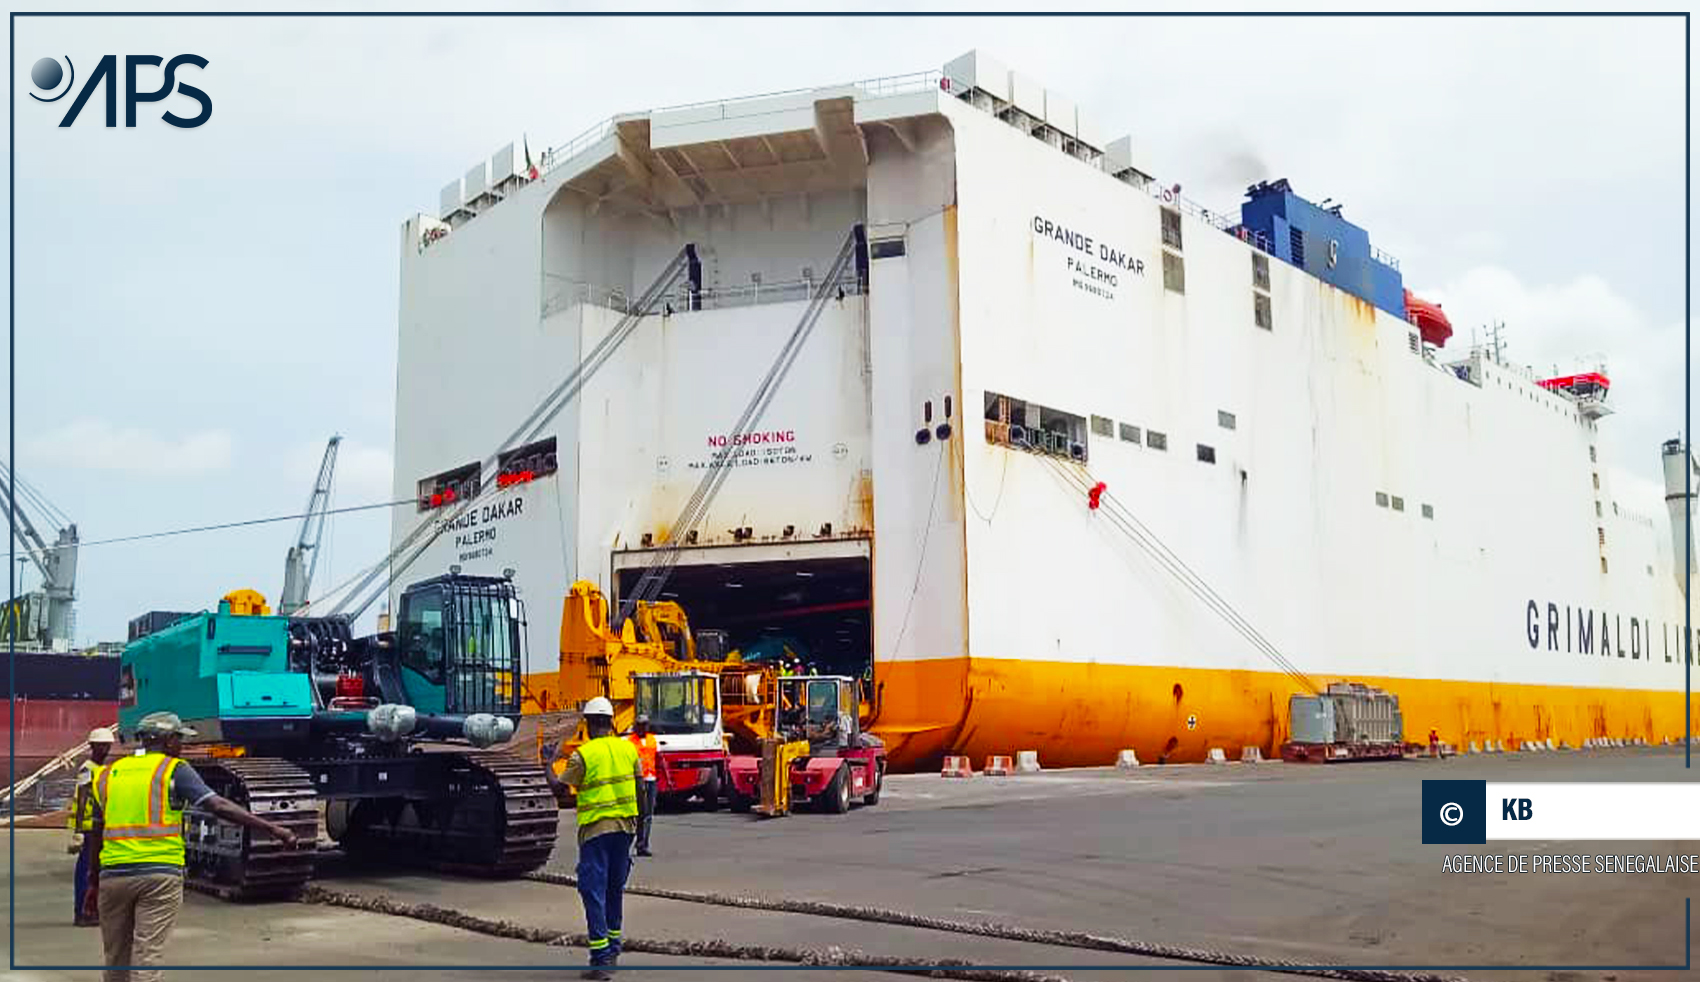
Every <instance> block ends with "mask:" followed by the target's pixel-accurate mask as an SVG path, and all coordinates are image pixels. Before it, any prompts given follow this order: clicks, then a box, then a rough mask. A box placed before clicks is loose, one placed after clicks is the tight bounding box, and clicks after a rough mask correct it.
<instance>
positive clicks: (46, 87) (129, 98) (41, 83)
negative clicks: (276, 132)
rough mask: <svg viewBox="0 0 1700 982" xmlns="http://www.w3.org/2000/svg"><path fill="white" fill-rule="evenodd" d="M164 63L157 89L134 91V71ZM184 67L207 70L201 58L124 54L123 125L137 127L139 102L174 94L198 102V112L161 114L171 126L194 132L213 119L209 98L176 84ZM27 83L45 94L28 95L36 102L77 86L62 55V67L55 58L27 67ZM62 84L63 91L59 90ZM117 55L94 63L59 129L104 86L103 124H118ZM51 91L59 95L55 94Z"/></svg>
mask: <svg viewBox="0 0 1700 982" xmlns="http://www.w3.org/2000/svg"><path fill="white" fill-rule="evenodd" d="M162 62H164V64H165V78H164V80H163V81H162V82H161V84H160V87H159V88H158V89H156V90H154V91H152V92H146V91H137V90H136V69H137V68H139V67H141V66H143V65H158V64H160V63H162ZM184 65H192V66H194V67H195V68H205V67H207V60H206V59H205V58H202V57H201V56H200V55H178V56H177V57H175V58H173V59H171V60H170V61H165V60H164V59H163V58H161V57H160V56H158V55H126V56H124V81H123V83H122V85H123V87H124V125H125V126H126V127H134V126H135V125H136V104H137V103H141V102H160V101H162V100H164V99H165V98H166V97H168V96H170V95H172V94H173V93H181V94H182V95H184V96H185V97H187V98H189V99H193V100H194V101H196V102H198V103H200V105H201V111H200V112H199V113H197V114H195V115H193V116H179V115H177V114H176V113H174V112H171V111H170V110H167V111H166V112H165V114H164V117H163V118H164V119H165V121H166V122H167V123H170V124H171V125H172V126H176V127H180V128H182V129H193V128H194V127H197V126H200V125H201V124H203V123H205V122H206V121H207V120H209V119H211V118H212V97H211V96H209V95H207V94H206V93H205V92H203V91H202V90H200V89H198V88H196V87H195V86H193V85H190V84H189V83H187V82H179V81H177V69H178V68H180V67H182V66H184ZM30 81H31V82H33V83H34V84H35V87H36V88H37V89H39V90H41V91H42V92H44V93H47V94H46V95H37V94H36V93H34V92H31V93H30V98H32V99H34V100H36V101H37V102H58V101H59V100H61V99H63V98H65V97H66V96H68V95H70V94H71V91H72V90H73V89H75V88H76V86H77V68H76V66H75V65H73V64H72V63H71V56H70V55H66V56H65V64H64V65H63V66H61V65H60V64H59V62H58V60H57V59H54V58H42V59H39V60H37V61H36V63H35V64H34V65H33V66H32V67H31V68H30ZM61 83H63V86H64V88H62V89H61V88H60V85H61ZM119 85H120V83H119V81H118V56H117V55H107V56H105V57H104V58H102V59H100V61H98V62H96V63H95V66H94V74H92V75H90V76H89V77H88V80H87V81H85V82H84V83H83V87H82V89H81V90H79V91H78V92H77V95H76V98H74V99H73V100H72V101H71V105H70V108H68V109H66V110H65V116H64V118H62V119H60V120H59V125H60V126H61V127H64V126H70V125H71V124H72V123H74V122H76V121H77V116H78V114H79V113H81V112H82V111H83V106H84V105H86V104H87V103H88V101H89V98H90V97H91V96H93V95H94V92H95V90H96V89H99V88H102V87H104V89H105V94H106V125H107V126H109V127H113V126H117V125H118V87H119ZM54 92H58V94H57V95H54V94H53V93H54Z"/></svg>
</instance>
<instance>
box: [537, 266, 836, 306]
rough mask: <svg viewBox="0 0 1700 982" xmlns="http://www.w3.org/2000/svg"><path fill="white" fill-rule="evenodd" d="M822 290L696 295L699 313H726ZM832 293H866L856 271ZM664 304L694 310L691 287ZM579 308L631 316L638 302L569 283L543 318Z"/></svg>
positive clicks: (801, 287) (751, 287)
mask: <svg viewBox="0 0 1700 982" xmlns="http://www.w3.org/2000/svg"><path fill="white" fill-rule="evenodd" d="M819 288H820V280H818V279H807V278H804V279H796V280H784V281H781V282H776V283H746V284H739V285H737V286H722V287H715V288H712V289H706V290H703V291H701V292H700V293H698V294H697V298H696V299H697V303H696V309H698V310H723V309H727V308H730V307H754V306H758V305H760V304H771V303H791V302H794V301H799V300H807V299H809V297H811V296H813V295H814V292H815V291H816V290H818V289H819ZM832 289H833V291H834V293H842V294H843V295H844V296H846V297H849V296H860V295H862V294H863V293H865V292H866V290H865V289H864V287H863V284H862V283H861V281H860V280H859V279H858V278H857V276H856V275H855V272H854V270H852V271H850V272H849V273H847V274H846V275H844V276H841V277H839V279H838V282H837V283H834V284H832ZM664 302H666V303H668V304H669V305H670V306H671V307H672V309H673V311H674V312H685V311H688V310H690V309H692V308H691V297H690V292H689V287H687V286H681V287H679V288H677V289H675V290H674V291H673V292H672V293H670V294H667V295H666V297H665V298H664ZM577 304H585V305H588V306H595V307H605V308H607V309H609V310H614V311H618V312H620V313H623V314H629V313H631V312H632V311H633V310H634V309H636V307H637V298H636V297H634V296H632V295H631V294H630V293H628V292H626V291H625V290H622V289H620V288H619V287H604V286H598V285H595V284H591V283H585V282H582V281H574V280H569V281H567V282H566V284H565V285H564V286H562V287H561V288H560V289H557V290H556V291H555V292H553V293H551V294H550V295H549V297H548V298H547V299H545V300H544V302H543V312H542V316H544V317H550V316H553V315H554V314H558V313H560V312H561V311H564V310H567V309H569V308H571V307H573V306H575V305H577Z"/></svg>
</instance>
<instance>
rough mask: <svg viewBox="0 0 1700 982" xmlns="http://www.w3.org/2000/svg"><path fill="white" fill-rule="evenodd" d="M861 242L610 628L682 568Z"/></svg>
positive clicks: (809, 311)
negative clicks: (744, 442)
mask: <svg viewBox="0 0 1700 982" xmlns="http://www.w3.org/2000/svg"><path fill="white" fill-rule="evenodd" d="M861 239H862V228H861V226H859V225H858V226H856V227H855V228H853V229H852V230H851V232H850V234H849V235H848V236H846V237H845V239H844V245H843V246H841V247H840V248H839V250H838V255H837V257H835V258H834V259H833V261H832V266H831V267H830V268H829V269H828V270H827V274H826V276H824V277H822V279H821V283H820V286H819V287H818V288H817V289H816V290H815V293H814V295H813V296H812V297H810V298H809V305H808V306H807V307H806V308H804V311H803V316H802V317H801V318H800V319H799V320H798V321H797V326H796V327H795V328H793V329H792V331H791V335H790V336H789V337H788V338H786V340H785V344H784V345H783V346H782V347H781V348H780V349H779V356H778V357H777V358H775V359H774V361H773V364H772V365H771V366H770V367H769V368H768V370H767V374H766V375H764V376H763V377H762V380H761V384H760V385H758V386H757V387H756V391H755V395H754V396H752V397H751V399H750V401H749V404H748V405H746V406H745V407H744V411H743V413H742V414H741V415H739V417H738V421H737V422H736V423H734V424H733V426H732V428H731V429H729V430H727V431H726V434H727V441H728V446H727V450H726V455H725V457H724V458H723V459H721V460H720V461H718V462H714V461H711V462H710V464H709V468H708V473H707V474H704V475H703V478H702V480H701V481H699V482H698V483H697V487H696V490H695V491H694V492H693V493H692V494H691V497H690V499H689V500H688V501H686V502H685V507H684V508H683V509H682V510H681V511H680V512H679V517H678V519H676V520H675V521H674V523H673V525H672V526H671V527H670V529H669V530H668V540H667V543H666V545H664V546H663V547H662V548H660V549H658V550H657V551H656V552H655V554H654V555H652V556H651V557H650V560H649V562H648V563H647V564H646V565H645V567H644V570H643V574H642V575H641V576H639V578H638V582H637V584H636V586H635V587H633V589H632V592H631V595H630V596H627V597H622V598H621V600H620V607H619V611H618V613H617V616H616V617H615V618H613V620H612V623H611V624H610V627H611V628H612V629H614V630H619V629H620V626H621V625H622V624H624V623H625V621H626V619H627V618H628V617H630V616H631V615H632V612H633V611H635V610H636V609H637V605H638V604H639V603H640V602H642V603H647V602H650V601H653V600H654V599H655V598H656V597H657V596H658V595H660V593H661V588H662V586H663V585H665V584H666V582H667V577H668V576H670V575H671V574H672V572H673V570H674V568H675V567H677V566H678V564H679V554H680V551H681V550H682V548H683V545H684V542H685V540H686V538H687V536H688V535H689V533H690V532H691V531H692V530H693V529H695V528H696V527H697V526H698V525H699V524H701V523H702V520H703V519H704V518H706V517H707V515H708V507H709V505H710V504H712V503H713V502H714V498H715V496H716V495H718V494H719V493H720V488H721V486H722V485H724V484H725V483H726V478H727V477H728V476H729V475H730V474H731V472H732V468H733V462H734V461H735V460H737V457H738V452H739V447H740V444H739V443H737V442H736V441H737V440H738V439H739V438H740V437H741V436H743V434H744V433H746V432H747V431H748V430H750V428H752V427H754V426H755V425H756V424H757V423H759V422H760V421H761V417H762V414H763V413H765V412H766V411H767V408H768V406H770V405H771V404H772V403H773V397H774V396H775V395H776V394H777V393H778V391H779V386H780V385H781V384H783V383H784V381H785V377H786V376H787V375H788V374H790V372H791V366H792V365H794V364H795V363H796V361H797V354H798V352H800V351H801V350H802V347H803V344H804V343H805V342H807V341H808V339H809V335H810V334H811V333H812V332H813V331H814V327H815V324H816V323H818V322H819V321H820V315H821V313H822V311H824V310H825V309H826V302H827V298H828V297H829V296H830V295H832V292H833V291H834V290H835V289H837V288H838V287H839V284H840V282H841V281H842V279H843V277H844V273H845V270H846V269H848V268H849V267H850V264H851V263H852V261H853V260H854V259H855V256H856V250H857V248H858V247H859V243H860V241H861Z"/></svg>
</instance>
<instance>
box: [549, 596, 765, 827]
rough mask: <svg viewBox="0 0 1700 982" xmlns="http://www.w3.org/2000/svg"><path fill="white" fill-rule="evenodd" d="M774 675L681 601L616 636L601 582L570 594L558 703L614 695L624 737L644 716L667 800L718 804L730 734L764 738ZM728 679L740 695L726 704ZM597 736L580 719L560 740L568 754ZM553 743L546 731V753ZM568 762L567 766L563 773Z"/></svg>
mask: <svg viewBox="0 0 1700 982" xmlns="http://www.w3.org/2000/svg"><path fill="white" fill-rule="evenodd" d="M771 674H772V670H771V669H768V668H764V667H763V666H760V665H755V664H745V663H743V661H742V660H741V658H740V656H739V654H738V653H737V652H735V651H734V652H728V651H727V650H726V641H725V635H724V634H723V633H721V632H719V631H692V629H691V624H690V620H689V618H687V617H686V615H685V611H684V609H683V608H682V607H680V606H679V605H678V604H676V603H673V602H671V601H660V602H640V603H638V604H637V606H636V608H635V609H634V610H633V611H632V615H631V617H629V618H628V619H627V620H626V622H625V623H624V624H622V625H621V626H620V629H619V630H618V631H615V630H613V629H612V628H611V627H609V624H608V600H607V598H606V597H605V596H604V595H603V593H602V591H601V590H600V589H598V588H597V586H596V585H595V584H594V583H589V582H586V581H583V580H580V581H579V582H577V583H574V584H573V585H572V588H571V589H570V590H569V591H568V592H567V597H566V601H565V605H564V607H563V609H562V612H561V660H560V671H559V676H558V682H557V686H558V693H557V698H558V699H559V700H560V703H561V704H562V705H563V706H574V707H576V706H582V705H584V703H585V702H586V701H588V700H589V699H592V698H594V697H596V696H603V697H605V698H607V699H608V701H609V702H611V703H613V705H614V728H615V730H616V731H617V732H620V733H625V732H628V731H630V729H631V726H632V723H633V722H634V721H635V720H636V718H637V717H638V716H639V715H642V716H645V717H646V718H647V719H648V720H649V725H650V730H651V732H653V733H654V734H655V737H656V743H657V744H658V751H659V752H658V753H657V755H656V770H657V775H656V777H657V785H658V786H657V789H656V790H657V793H658V796H659V797H660V798H661V799H662V800H663V801H668V802H676V803H682V802H684V801H687V800H690V799H692V798H695V799H698V800H699V801H701V803H703V804H705V805H707V806H709V807H715V806H717V805H718V804H719V801H720V797H721V794H722V791H723V789H724V788H725V786H726V759H727V755H728V752H729V734H736V735H737V736H738V737H739V738H740V741H742V740H744V739H754V738H755V734H754V733H753V732H752V727H753V726H756V725H759V719H758V717H759V716H760V715H761V706H760V705H759V703H758V700H759V699H760V697H761V696H763V695H765V694H766V693H767V692H770V691H771V684H768V685H764V684H763V683H762V679H763V678H765V677H767V676H770V675H771ZM723 681H724V684H725V685H730V686H731V687H732V689H733V690H734V691H733V692H731V693H730V694H727V695H726V697H725V698H723V693H724V688H723ZM588 738H589V734H588V732H587V731H586V729H585V727H584V723H583V721H582V720H578V721H576V732H575V733H574V734H573V735H572V736H571V737H570V738H569V739H567V740H564V741H561V742H560V756H561V757H562V758H564V757H565V756H566V755H568V754H570V753H571V752H572V751H573V750H574V749H575V748H576V747H578V746H579V745H580V744H582V743H583V742H584V741H585V740H586V739H588ZM554 739H557V737H556V736H553V735H551V734H550V733H548V732H547V730H546V729H540V730H539V732H538V743H539V750H541V749H542V747H543V745H544V744H546V743H547V742H549V741H551V740H554ZM563 766H564V764H559V763H558V764H557V768H556V769H557V771H559V770H560V769H561V767H563Z"/></svg>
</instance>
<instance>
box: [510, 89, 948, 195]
mask: <svg viewBox="0 0 1700 982" xmlns="http://www.w3.org/2000/svg"><path fill="white" fill-rule="evenodd" d="M943 78H944V73H943V72H941V71H937V70H934V71H926V72H909V73H907V74H904V75H882V76H879V77H877V78H870V79H862V80H860V81H855V82H849V83H845V84H843V85H824V86H823V85H811V86H808V87H806V88H800V89H782V90H779V91H776V92H763V93H760V94H757V95H744V96H734V97H732V98H727V99H704V100H701V101H699V102H686V103H681V104H678V105H672V106H660V107H658V108H655V109H650V110H647V111H646V112H645V113H642V114H639V115H651V116H653V115H654V114H656V113H666V112H678V111H680V110H684V109H702V108H705V107H708V106H721V107H734V106H739V105H743V104H746V103H750V102H759V101H761V100H763V99H777V98H781V97H784V96H796V95H807V94H808V93H811V92H819V91H821V90H822V89H835V88H855V89H861V90H862V91H863V92H866V93H867V94H868V95H870V96H873V97H875V98H885V97H887V96H894V95H904V94H907V93H910V92H925V91H927V90H929V89H937V88H938V87H939V83H940V81H941V80H942V79H943ZM616 118H617V117H614V116H610V117H608V118H607V119H604V120H602V121H601V122H599V123H597V124H595V125H594V126H591V127H590V128H589V129H587V130H585V131H584V132H583V133H580V134H579V135H578V136H575V137H573V138H572V139H571V140H568V141H567V142H565V143H563V144H561V145H559V146H555V147H550V148H549V149H547V150H545V151H543V158H542V161H541V163H540V164H539V165H538V170H539V171H540V172H541V173H544V174H547V173H549V172H550V171H552V170H554V169H555V168H557V167H559V166H561V165H562V164H565V163H566V162H567V161H569V160H571V159H573V158H574V157H576V156H578V155H579V154H581V153H583V152H584V151H586V150H588V149H590V148H591V147H593V146H595V145H596V144H598V143H600V142H602V141H603V140H605V139H607V138H608V137H609V136H611V135H612V134H613V133H614V124H615V120H616Z"/></svg>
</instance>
